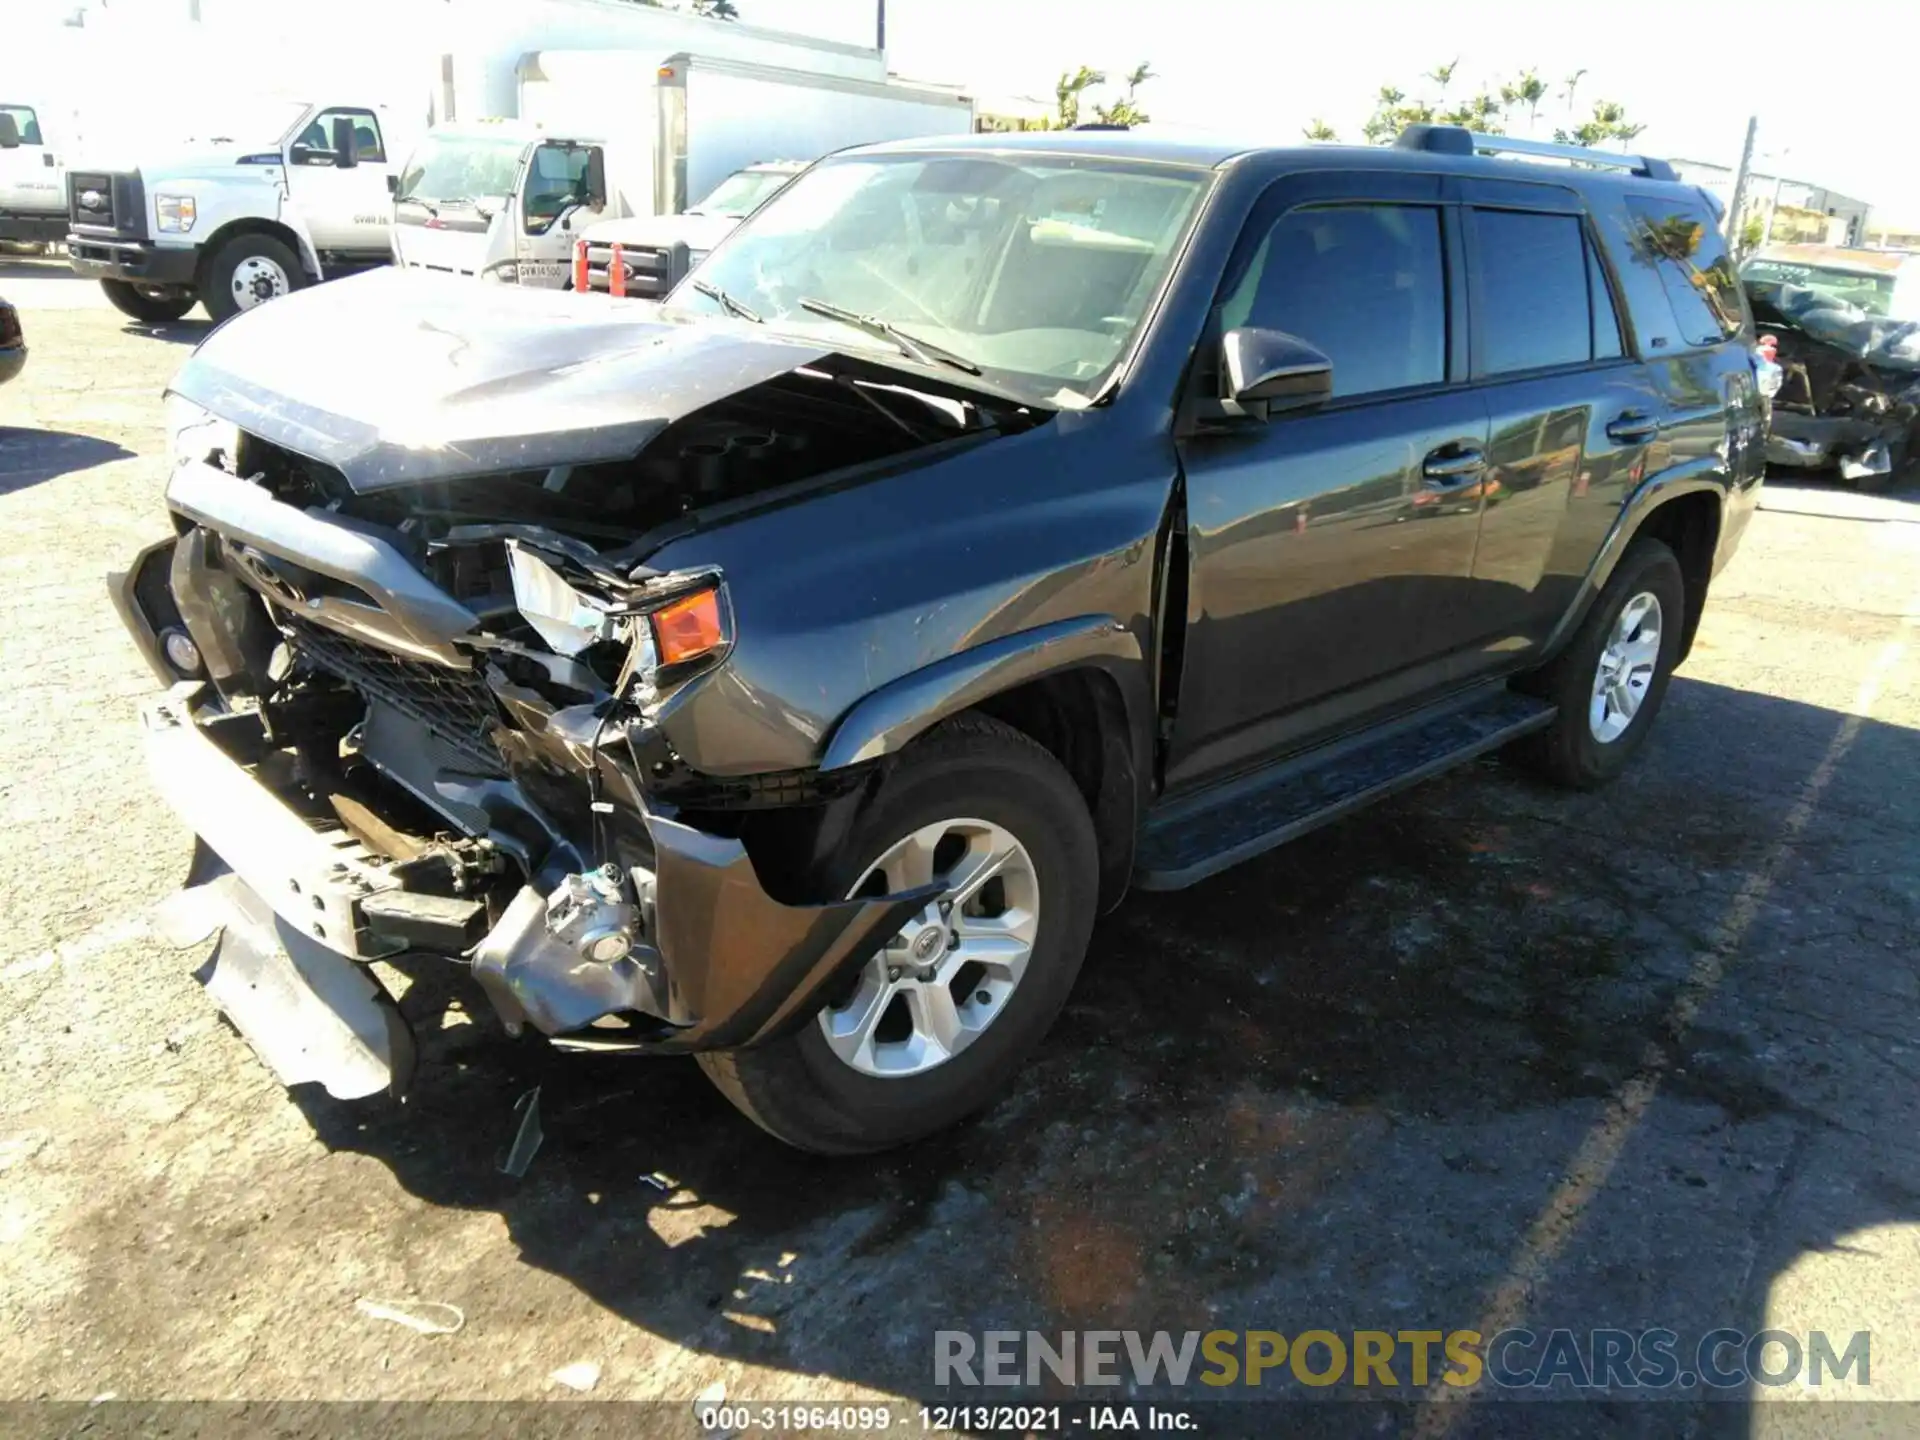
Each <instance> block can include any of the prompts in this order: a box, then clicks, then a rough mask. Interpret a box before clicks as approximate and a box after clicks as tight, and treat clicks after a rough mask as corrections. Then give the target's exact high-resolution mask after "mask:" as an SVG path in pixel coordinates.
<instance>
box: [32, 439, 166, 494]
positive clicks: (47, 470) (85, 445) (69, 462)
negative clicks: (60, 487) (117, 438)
mask: <svg viewBox="0 0 1920 1440" xmlns="http://www.w3.org/2000/svg"><path fill="white" fill-rule="evenodd" d="M133 455H134V452H133V451H131V450H129V449H127V448H126V446H124V445H116V444H114V442H113V441H111V440H102V439H100V438H99V437H97V436H94V435H76V434H73V433H72V432H70V431H65V430H20V429H15V428H13V427H11V426H6V425H0V495H10V494H12V493H13V492H14V491H16V490H25V489H27V488H29V487H30V486H34V485H39V484H41V483H43V482H44V481H47V480H55V479H58V478H59V477H60V476H62V475H72V474H74V473H75V472H76V471H80V470H91V469H93V467H94V466H96V465H110V464H112V463H113V462H114V461H116V460H131V459H133Z"/></svg>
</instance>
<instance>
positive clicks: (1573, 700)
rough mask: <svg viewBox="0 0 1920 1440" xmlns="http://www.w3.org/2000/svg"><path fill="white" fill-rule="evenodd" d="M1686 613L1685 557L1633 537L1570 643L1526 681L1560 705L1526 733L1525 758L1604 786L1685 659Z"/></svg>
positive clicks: (1648, 724)
mask: <svg viewBox="0 0 1920 1440" xmlns="http://www.w3.org/2000/svg"><path fill="white" fill-rule="evenodd" d="M1685 623H1686V582H1685V580H1684V579H1683V578H1682V577H1681V574H1680V562H1679V561H1678V560H1676V559H1674V556H1673V551H1671V550H1669V549H1668V548H1667V547H1666V545H1664V544H1663V543H1662V542H1660V541H1658V540H1655V539H1653V538H1651V537H1645V538H1642V539H1639V540H1635V541H1634V542H1633V543H1632V544H1631V545H1629V546H1628V547H1627V553H1626V554H1625V555H1623V556H1621V557H1620V564H1619V566H1618V567H1617V568H1616V569H1615V570H1614V572H1613V578H1612V579H1610V580H1608V581H1607V584H1606V587H1605V588H1604V589H1603V590H1601V592H1600V595H1599V598H1598V599H1596V600H1595V601H1594V603H1593V608H1592V609H1591V610H1590V611H1589V612H1588V613H1587V618H1586V619H1585V621H1583V622H1582V623H1581V626H1580V629H1579V631H1578V632H1577V633H1576V634H1575V635H1574V637H1573V641H1572V643H1571V644H1569V645H1568V646H1567V648H1566V649H1565V650H1563V651H1562V652H1561V653H1560V656H1559V658H1558V659H1556V660H1554V661H1553V662H1552V663H1551V664H1549V665H1547V666H1545V667H1544V668H1543V669H1541V670H1539V671H1537V672H1535V673H1534V674H1533V675H1531V676H1529V677H1527V678H1526V680H1524V681H1523V682H1522V684H1521V688H1523V689H1525V690H1528V691H1530V692H1532V693H1533V694H1537V695H1540V696H1542V697H1543V698H1545V699H1548V700H1551V701H1553V702H1554V703H1555V704H1556V705H1558V706H1559V707H1560V713H1559V715H1558V717H1557V718H1556V719H1555V720H1554V722H1553V724H1552V725H1550V726H1549V727H1548V728H1546V729H1545V730H1542V731H1540V732H1539V733H1538V734H1535V735H1530V736H1528V737H1527V738H1526V739H1525V740H1523V741H1522V742H1520V744H1519V746H1517V747H1516V750H1517V755H1518V758H1520V759H1521V760H1522V761H1523V763H1526V764H1528V765H1530V766H1531V767H1532V768H1534V769H1535V770H1538V771H1539V772H1540V773H1541V774H1543V775H1545V776H1546V777H1547V778H1548V779H1550V780H1553V781H1555V782H1557V783H1558V784H1561V785H1566V786H1569V787H1571V788H1572V789H1575V790H1592V789H1596V788H1598V787H1599V786H1601V785H1604V784H1606V783H1607V781H1609V780H1611V779H1613V778H1614V777H1615V776H1616V775H1618V774H1619V773H1620V772H1621V771H1622V770H1624V769H1626V767H1627V762H1628V761H1629V760H1631V759H1632V758H1633V755H1634V752H1635V751H1637V750H1638V749H1639V748H1640V747H1641V745H1643V744H1644V743H1645V742H1646V738H1647V731H1648V730H1650V729H1651V728H1652V726H1653V717H1654V715H1655V714H1656V713H1657V712H1658V711H1659V709H1660V702H1661V701H1662V700H1663V699H1664V698H1665V697H1666V693H1667V681H1668V680H1669V679H1671V678H1672V675H1673V667H1674V666H1675V665H1677V664H1679V663H1680V629H1681V626H1683V625H1684V624H1685Z"/></svg>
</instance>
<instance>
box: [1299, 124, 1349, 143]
mask: <svg viewBox="0 0 1920 1440" xmlns="http://www.w3.org/2000/svg"><path fill="white" fill-rule="evenodd" d="M1300 133H1301V134H1302V135H1304V136H1306V137H1307V139H1309V140H1338V139H1339V138H1340V136H1339V135H1338V134H1337V133H1335V131H1334V128H1333V127H1332V126H1331V125H1329V124H1327V122H1326V121H1324V120H1316V121H1314V122H1313V123H1312V124H1311V125H1309V126H1307V128H1306V129H1304V130H1302V131H1301V132H1300Z"/></svg>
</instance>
